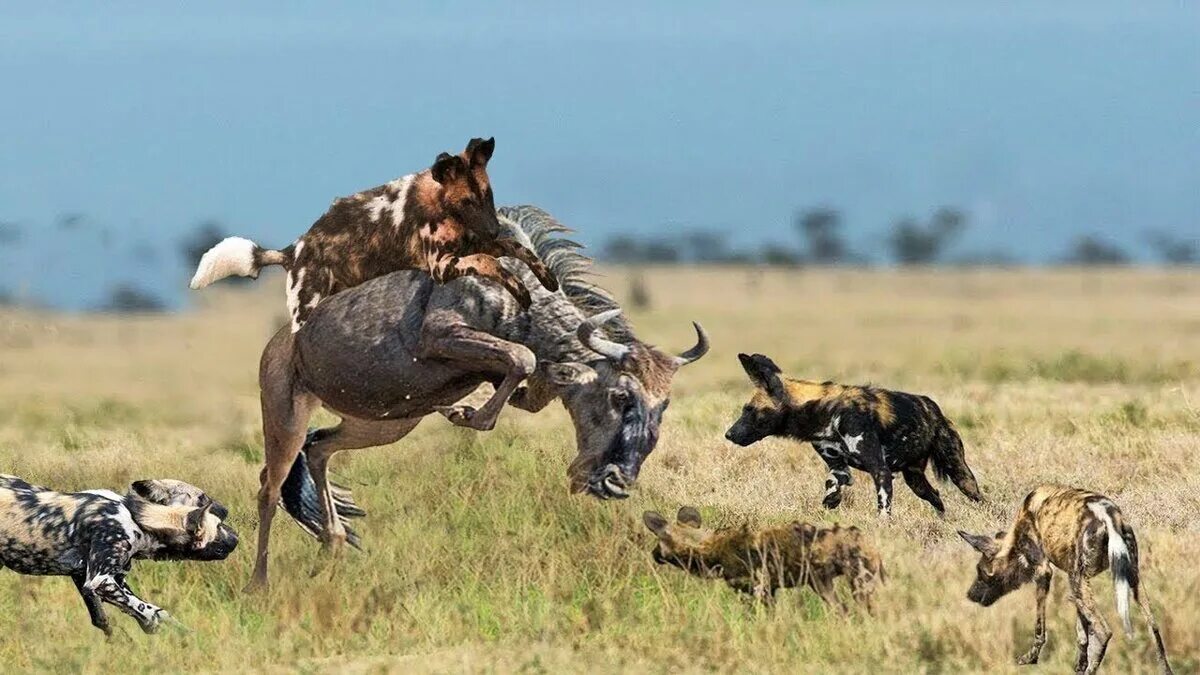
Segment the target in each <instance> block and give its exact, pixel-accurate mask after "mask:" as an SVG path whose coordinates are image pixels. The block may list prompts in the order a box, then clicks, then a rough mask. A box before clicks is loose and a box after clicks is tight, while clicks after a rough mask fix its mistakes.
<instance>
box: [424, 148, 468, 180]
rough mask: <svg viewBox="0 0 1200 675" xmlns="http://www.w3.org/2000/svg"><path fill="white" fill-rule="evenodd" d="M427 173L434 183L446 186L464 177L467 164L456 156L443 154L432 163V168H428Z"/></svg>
mask: <svg viewBox="0 0 1200 675" xmlns="http://www.w3.org/2000/svg"><path fill="white" fill-rule="evenodd" d="M429 173H430V175H432V176H433V179H434V180H435V181H437V182H439V183H441V184H442V185H446V184H447V183H453V182H454V181H456V180H459V179H461V178H462V177H463V176H465V175H466V173H467V163H466V162H465V161H463V158H462V157H459V156H458V155H451V154H449V153H446V152H443V153H442V154H440V155H438V156H437V159H435V160H434V161H433V166H431V167H429Z"/></svg>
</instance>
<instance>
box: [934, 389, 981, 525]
mask: <svg viewBox="0 0 1200 675" xmlns="http://www.w3.org/2000/svg"><path fill="white" fill-rule="evenodd" d="M930 403H931V404H932V405H933V409H934V412H935V413H937V416H938V417H939V418H940V419H939V420H938V428H937V430H935V431H934V436H933V452H932V453H931V454H932V457H931V459H932V460H933V474H934V475H935V476H937V477H938V478H939V479H940V480H949V481H950V482H952V483H954V485H955V486H956V487H958V489H959V491H960V492H962V493H963V494H964V495H966V496H967V497H969V498H970V499H972V500H973V501H977V502H979V501H983V494H981V493H980V492H979V483H978V482H976V480H975V474H974V473H972V472H971V467H969V466H967V453H966V450H964V449H963V442H962V438H961V437H960V436H959V435H958V431H957V430H955V428H954V424H953V423H951V422H950V420H948V419H946V417H945V415H942V411H941V410H940V409H939V408H938V407H937V404H936V403H933V402H932V401H930Z"/></svg>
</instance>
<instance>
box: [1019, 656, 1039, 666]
mask: <svg viewBox="0 0 1200 675" xmlns="http://www.w3.org/2000/svg"><path fill="white" fill-rule="evenodd" d="M1037 662H1038V655H1037V654H1025V655H1023V656H1022V657H1021V658H1019V659H1017V665H1018V666H1032V665H1033V664H1035V663H1037Z"/></svg>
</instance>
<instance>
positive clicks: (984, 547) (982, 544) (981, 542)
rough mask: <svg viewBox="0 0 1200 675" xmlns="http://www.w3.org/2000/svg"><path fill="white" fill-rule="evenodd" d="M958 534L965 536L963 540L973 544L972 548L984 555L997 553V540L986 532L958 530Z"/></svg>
mask: <svg viewBox="0 0 1200 675" xmlns="http://www.w3.org/2000/svg"><path fill="white" fill-rule="evenodd" d="M958 536H960V537H962V538H963V541H965V542H967V543H968V544H970V545H971V548H973V549H975V550H976V551H979V552H980V553H982V554H984V555H995V554H996V550H997V546H996V540H995V539H994V538H992V537H989V536H987V535H986V534H971V533H970V532H963V531H962V530H959V531H958Z"/></svg>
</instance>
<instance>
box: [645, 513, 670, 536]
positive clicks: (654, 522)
mask: <svg viewBox="0 0 1200 675" xmlns="http://www.w3.org/2000/svg"><path fill="white" fill-rule="evenodd" d="M642 522H643V523H645V524H646V527H648V528H650V531H651V532H653V533H654V534H656V535H660V536H661V535H662V533H663V532H665V531H666V529H667V519H666V518H664V517H663V515H662V514H661V513H659V512H658V511H646V512H645V513H643V514H642Z"/></svg>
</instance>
